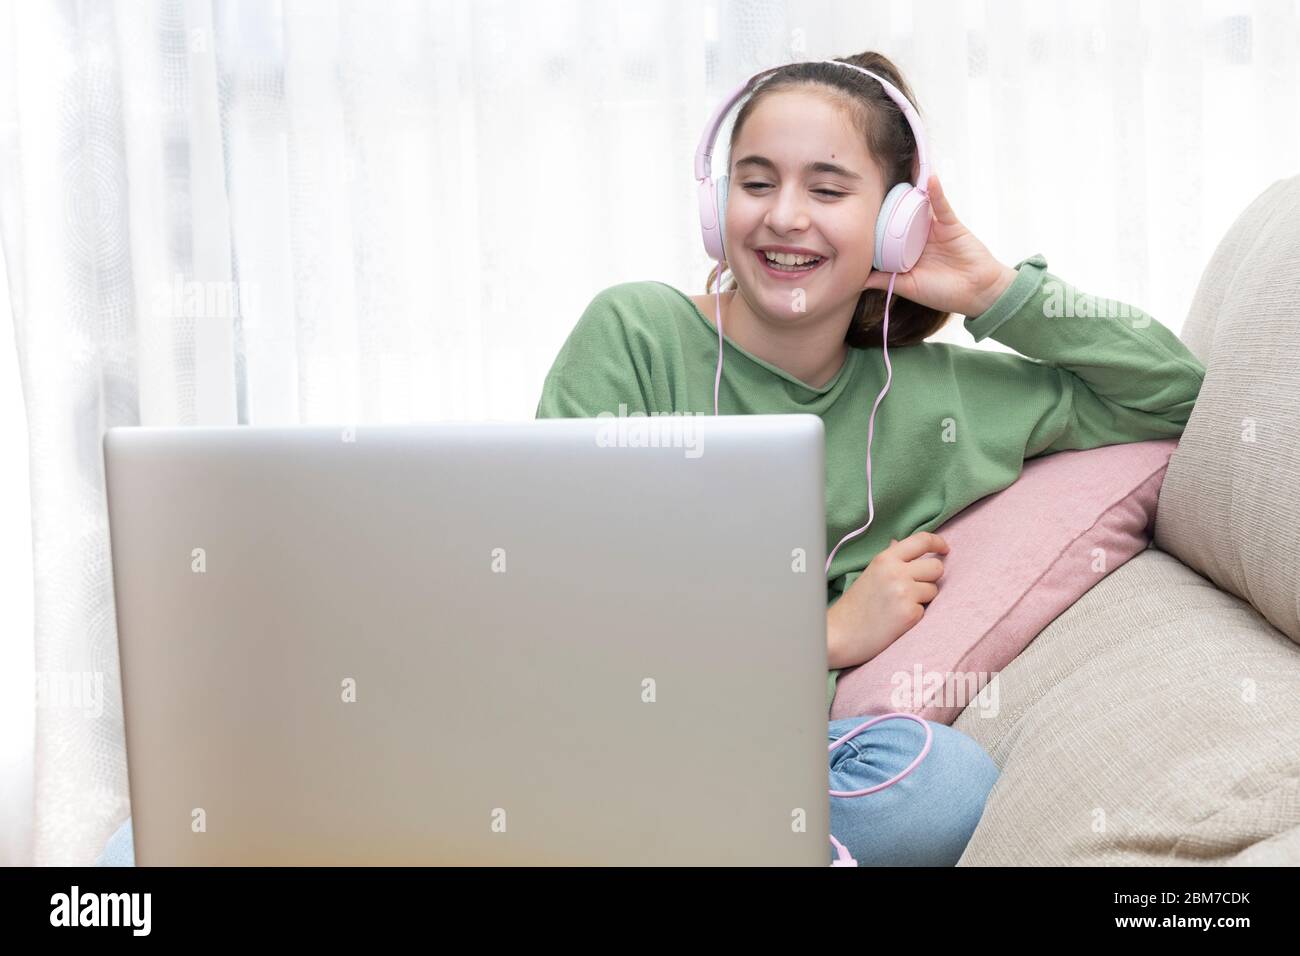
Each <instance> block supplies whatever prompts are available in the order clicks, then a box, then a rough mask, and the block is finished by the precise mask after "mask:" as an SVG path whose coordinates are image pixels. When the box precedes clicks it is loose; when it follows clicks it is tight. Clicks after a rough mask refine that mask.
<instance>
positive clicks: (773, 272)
mask: <svg viewBox="0 0 1300 956" xmlns="http://www.w3.org/2000/svg"><path fill="white" fill-rule="evenodd" d="M754 255H756V256H757V257H758V262H759V265H761V266H762V267H763V271H764V272H766V273H767V274H768V275H770V276H771V277H772V278H774V279H794V278H797V277H799V276H806V275H808V274H809V273H810V272H816V271H817V270H818V269H820V268H821V267H822V265H823V264H824V263H825V262H826V259H825V258H824V257H823V258H821V259H818V260H817V261H816V262H813V263H810V264H808V265H803V266H783V265H780V264H779V263H776V262H769V261H768V258H767V255H766V254H764V253H763V252H760V251H759V250H757V249H755V250H754Z"/></svg>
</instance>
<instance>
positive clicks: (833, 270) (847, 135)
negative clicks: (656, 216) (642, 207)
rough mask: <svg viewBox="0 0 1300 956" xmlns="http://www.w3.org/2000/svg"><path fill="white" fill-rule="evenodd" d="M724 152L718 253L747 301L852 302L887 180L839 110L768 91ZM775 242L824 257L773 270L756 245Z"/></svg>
mask: <svg viewBox="0 0 1300 956" xmlns="http://www.w3.org/2000/svg"><path fill="white" fill-rule="evenodd" d="M731 155H732V158H733V162H732V167H731V170H730V177H731V179H730V182H731V185H730V186H729V188H728V194H727V221H726V249H725V252H726V256H727V263H728V265H729V266H730V268H731V271H732V273H733V274H734V275H735V276H736V282H737V283H738V286H739V289H740V292H741V294H742V295H743V296H744V297H745V299H746V301H747V302H748V303H749V305H750V307H751V308H752V309H753V310H754V311H755V312H756V313H759V314H763V315H767V316H769V317H771V318H773V319H776V320H779V319H785V320H789V319H790V318H791V317H792V315H793V314H794V313H795V312H807V313H809V314H810V315H811V314H814V313H816V314H818V315H826V314H829V313H831V312H836V311H838V310H840V309H843V308H847V309H849V310H850V311H851V310H852V307H853V305H855V304H856V303H857V299H858V295H859V294H860V293H861V292H862V289H863V287H864V286H865V285H866V283H867V277H868V276H869V275H870V274H871V259H872V255H873V252H874V243H875V235H874V233H875V224H876V214H877V213H878V212H879V211H880V204H881V202H882V201H883V200H884V198H885V186H884V182H883V177H882V176H881V174H880V171H879V170H878V169H877V168H876V164H875V163H874V162H873V161H872V159H871V157H870V155H869V154H868V152H867V148H866V145H865V143H863V142H862V139H861V136H860V135H859V134H858V132H857V131H856V130H855V129H854V128H853V125H852V123H851V121H850V120H849V117H848V116H847V115H846V113H845V112H844V110H843V109H842V108H840V107H838V106H836V105H835V104H834V103H833V102H831V101H830V100H829V99H827V97H826V96H825V95H821V94H817V93H813V92H796V91H786V92H782V93H774V94H771V95H769V96H768V97H766V98H765V99H764V100H762V102H760V103H759V105H758V106H757V107H755V108H754V111H753V112H752V113H751V114H750V115H749V118H748V119H747V120H746V121H745V125H744V126H743V127H742V128H741V131H740V136H739V138H738V139H737V140H736V143H735V145H734V147H733V148H732V153H731ZM780 246H787V247H795V248H798V249H801V250H806V251H807V253H808V254H811V255H816V256H821V257H822V260H823V261H822V262H821V263H820V264H819V265H818V266H817V267H816V268H815V269H813V270H812V271H810V272H803V273H797V274H796V273H790V274H788V275H786V274H783V275H780V276H777V275H773V274H772V271H771V270H770V269H769V266H768V265H767V257H766V256H765V255H764V253H763V250H765V249H772V248H773V247H780ZM800 289H801V290H803V295H802V296H801V297H799V296H796V295H795V294H794V293H795V292H796V290H800Z"/></svg>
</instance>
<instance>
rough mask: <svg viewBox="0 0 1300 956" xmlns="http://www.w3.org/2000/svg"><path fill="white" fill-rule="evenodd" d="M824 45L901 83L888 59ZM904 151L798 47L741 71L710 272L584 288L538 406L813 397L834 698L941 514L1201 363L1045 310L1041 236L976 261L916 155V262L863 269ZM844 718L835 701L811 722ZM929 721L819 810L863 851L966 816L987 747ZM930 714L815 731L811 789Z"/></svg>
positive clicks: (927, 857) (938, 846) (1095, 442)
mask: <svg viewBox="0 0 1300 956" xmlns="http://www.w3.org/2000/svg"><path fill="white" fill-rule="evenodd" d="M841 62H843V63H848V64H852V65H855V66H858V67H861V68H863V69H865V70H868V71H870V72H871V73H874V74H876V75H877V76H879V77H881V78H883V79H885V80H887V81H889V82H890V83H891V84H892V85H893V86H895V87H896V88H897V89H898V90H899V91H900V92H901V93H902V94H903V95H904V96H906V97H907V99H908V100H909V101H910V102H911V103H912V104H913V106H915V102H916V101H915V99H914V98H913V97H912V95H911V92H910V89H909V87H908V86H907V84H906V83H905V81H904V80H903V78H902V76H901V75H900V74H899V71H898V70H897V69H896V68H895V67H894V65H893V64H892V63H891V62H890V61H889V60H888V59H886V58H885V57H883V56H881V55H879V54H876V53H864V54H861V55H858V56H854V57H849V58H846V59H844V60H842V61H841ZM919 169H920V163H919V157H918V151H917V145H916V142H915V139H914V137H913V134H912V130H911V127H910V126H909V124H908V123H907V121H906V118H905V117H904V115H903V113H902V111H901V110H900V108H899V107H898V105H897V104H896V103H895V102H894V101H893V100H892V99H890V97H889V96H888V95H887V94H886V93H885V91H884V88H883V87H882V86H881V84H880V83H879V82H878V81H877V80H875V79H873V78H871V77H868V76H865V75H863V74H862V73H860V72H858V71H856V70H852V69H846V68H844V67H841V66H837V65H835V64H832V63H824V62H813V63H796V64H790V65H788V66H786V67H783V68H782V69H780V70H777V71H776V72H774V73H771V74H768V75H767V76H765V77H763V78H762V80H761V82H757V83H754V82H753V81H751V90H750V95H749V98H748V99H747V100H746V101H745V102H744V105H743V106H742V107H741V109H740V110H739V112H738V113H737V116H736V121H735V123H734V124H733V128H732V133H731V140H730V143H729V149H728V156H727V170H728V175H729V180H730V183H731V184H732V185H731V186H730V188H729V191H728V195H727V199H726V203H725V207H724V215H723V246H724V252H725V261H724V262H723V263H720V264H719V266H718V267H717V268H715V269H714V270H713V271H712V272H711V273H710V275H709V278H708V280H707V282H706V285H705V294H703V295H688V294H686V293H683V292H680V291H678V290H677V289H675V288H673V287H671V286H669V285H666V284H664V283H661V282H654V281H645V282H630V283H624V284H621V285H616V286H613V287H611V288H608V289H606V290H604V291H603V292H601V293H600V294H599V295H597V296H596V297H595V299H594V300H593V301H592V302H591V304H590V305H589V306H588V308H587V309H586V311H585V312H584V313H583V315H582V317H581V318H580V319H579V321H578V323H577V325H576V327H575V328H574V329H573V331H572V333H571V334H570V335H569V338H568V339H567V340H566V342H565V344H564V346H563V347H562V348H561V350H560V353H559V355H558V356H557V358H556V360H555V363H554V365H553V367H552V368H551V370H550V372H549V374H548V375H547V377H546V380H545V383H544V385H543V390H542V395H541V400H540V402H539V404H538V407H537V417H538V418H546V417H595V416H596V415H598V414H599V413H601V412H610V413H613V412H614V411H615V410H617V409H619V406H620V404H623V405H626V406H627V408H628V409H630V410H631V411H632V412H641V413H644V414H652V413H655V412H659V413H671V412H693V413H701V414H710V413H713V412H715V411H716V412H717V413H719V414H724V415H728V414H729V415H736V414H790V413H811V414H815V415H818V416H820V417H821V418H822V421H823V424H824V426H825V436H826V520H827V529H826V536H827V542H828V546H829V544H830V543H833V542H837V541H838V542H840V545H837V546H836V548H835V549H834V550H833V551H832V553H831V557H832V561H831V564H830V567H829V569H828V572H827V599H828V610H827V658H828V662H829V666H830V668H831V670H830V674H829V680H828V696H829V697H832V698H833V696H834V691H835V680H836V677H837V675H838V672H839V671H840V670H842V669H844V668H849V667H854V666H856V665H859V664H862V663H863V662H865V661H868V660H870V659H871V658H873V657H874V656H876V655H877V654H879V653H880V652H881V651H882V650H883V649H884V648H886V647H888V646H889V645H890V644H891V643H892V642H893V641H895V640H897V639H898V638H899V636H901V635H902V634H903V633H905V632H906V631H907V630H909V629H910V628H911V627H913V626H914V625H915V624H916V623H917V621H919V620H920V619H921V617H922V615H923V614H924V612H925V610H926V608H925V605H926V604H928V603H929V602H930V601H931V600H932V599H933V598H934V597H935V595H936V594H938V586H937V584H936V582H937V581H938V580H939V578H940V577H941V576H942V574H943V563H942V557H941V556H942V555H944V554H946V553H947V551H948V547H947V544H946V542H944V541H943V539H942V538H941V537H939V536H938V535H936V534H934V530H935V529H936V528H938V527H939V526H941V525H942V524H943V523H944V522H945V521H947V520H948V519H949V518H951V517H952V516H953V515H955V514H957V513H958V512H960V511H961V510H963V509H964V508H966V507H967V506H968V505H970V504H972V503H973V502H975V501H977V500H979V499H980V498H983V497H985V496H986V495H989V494H992V493H994V492H997V491H1000V490H1001V489H1003V488H1006V487H1007V486H1008V485H1010V484H1012V483H1013V482H1014V481H1015V480H1016V479H1017V478H1018V477H1019V475H1020V472H1021V469H1022V466H1023V464H1024V462H1025V460H1026V459H1028V458H1032V457H1035V456H1038V455H1044V454H1050V453H1053V452H1056V451H1063V450H1066V449H1084V448H1094V447H1098V446H1101V445H1108V444H1118V443H1123V442H1132V441H1142V440H1147V439H1154V438H1165V437H1173V436H1177V435H1179V434H1181V433H1182V430H1183V428H1184V426H1185V424H1186V422H1187V419H1188V416H1189V414H1190V412H1191V409H1192V405H1193V404H1194V402H1195V400H1196V397H1197V395H1198V393H1199V391H1200V386H1201V382H1202V379H1203V378H1204V375H1205V369H1204V367H1203V366H1202V365H1201V364H1200V363H1199V362H1198V361H1197V360H1196V358H1195V357H1194V356H1193V355H1192V354H1191V353H1190V352H1189V351H1188V350H1187V348H1186V347H1185V346H1184V345H1183V344H1182V343H1181V342H1180V341H1179V340H1178V338H1177V337H1176V336H1175V335H1174V334H1173V333H1172V332H1171V331H1170V330H1169V329H1167V328H1165V327H1164V326H1163V325H1161V324H1160V323H1158V322H1156V321H1154V320H1153V319H1151V318H1150V317H1149V316H1147V315H1146V314H1145V313H1143V312H1141V311H1140V310H1137V309H1133V308H1132V307H1130V306H1126V305H1123V304H1117V303H1111V302H1108V301H1107V300H1097V299H1089V301H1091V302H1094V303H1096V314H1099V315H1111V316H1113V315H1116V314H1118V315H1122V316H1124V317H1125V318H1124V319H1122V320H1116V319H1096V318H1075V317H1074V313H1072V312H1071V313H1070V317H1069V318H1061V317H1060V312H1059V310H1054V309H1053V306H1052V303H1053V302H1054V301H1055V302H1057V303H1059V302H1060V301H1061V299H1062V297H1063V296H1074V295H1076V293H1075V290H1074V289H1073V288H1072V287H1070V286H1068V285H1067V284H1065V283H1064V282H1062V281H1061V280H1060V279H1059V278H1057V277H1055V276H1053V275H1052V274H1051V273H1048V272H1047V271H1046V269H1047V262H1046V260H1045V259H1044V258H1043V257H1042V256H1041V255H1036V256H1032V257H1030V258H1028V259H1025V260H1023V261H1022V262H1020V263H1019V264H1018V265H1017V266H1016V268H1014V269H1013V268H1011V267H1009V266H1007V265H1005V264H1003V263H1001V262H999V261H998V260H997V259H995V258H994V257H993V256H992V255H991V254H990V253H989V251H988V249H987V248H985V246H984V245H983V244H982V243H981V242H980V241H979V240H978V239H976V238H975V236H974V235H972V234H971V232H970V231H969V230H968V229H967V228H966V227H965V226H963V225H962V223H961V222H960V221H959V220H958V218H957V216H956V214H955V213H954V212H953V209H952V206H951V204H950V203H949V202H948V200H947V198H946V197H945V196H944V193H943V189H942V186H941V184H940V183H939V180H938V178H937V177H934V176H931V177H929V178H928V182H927V183H924V184H919V185H923V186H926V187H927V188H928V192H929V197H930V202H931V206H932V213H931V220H930V227H929V235H928V240H927V242H926V245H925V247H924V250H923V252H922V253H921V256H920V258H919V260H918V261H917V262H916V263H915V265H914V266H913V267H912V268H911V270H910V271H907V272H905V273H900V274H898V275H896V276H895V275H892V274H887V273H883V272H879V271H875V270H873V268H872V263H873V253H874V251H875V243H876V239H877V237H876V230H875V227H876V222H877V216H878V213H879V212H880V209H881V205H882V202H883V200H884V198H885V196H886V194H887V193H888V192H889V190H890V189H891V187H893V186H894V185H896V184H898V183H907V182H909V181H912V177H914V176H916V175H919ZM728 274H729V277H730V281H729V282H727V283H725V286H724V276H726V275H728ZM891 281H892V282H893V287H892V297H891V298H890V300H889V316H888V340H887V342H886V340H885V338H884V329H883V328H882V325H883V324H884V323H883V320H884V318H885V300H886V291H885V290H888V289H889V287H890V283H891ZM1085 298H1088V297H1085ZM1117 305H1118V306H1119V308H1118V309H1117V308H1116V306H1117ZM953 313H956V314H961V315H964V316H966V320H965V328H966V330H967V331H968V332H970V333H971V335H972V337H973V338H974V340H975V341H981V340H983V339H984V338H986V337H988V336H992V337H994V338H995V339H996V340H997V341H999V342H1002V343H1003V344H1005V345H1007V346H1009V347H1010V348H1012V349H1014V350H1015V353H1009V352H994V351H985V350H980V349H971V348H966V347H962V346H956V345H951V344H946V343H935V342H928V341H926V339H927V338H928V337H929V336H931V335H933V334H934V333H935V332H937V331H938V330H939V329H941V328H942V327H943V326H944V324H945V323H946V322H947V321H948V319H949V318H950V316H951V314H953ZM710 315H712V316H713V318H712V319H710ZM722 331H725V337H724V341H723V344H722V348H723V355H724V356H725V369H726V374H725V375H723V376H721V378H719V377H718V373H716V372H715V362H716V360H717V359H718V357H719V356H718V348H719V339H720V333H721V332H722ZM884 345H887V346H888V350H889V351H888V353H887V358H886V356H885V355H881V354H880V353H881V351H882V349H881V347H882V346H884ZM1016 353H1020V354H1016ZM887 384H888V386H889V388H888V393H889V401H888V402H886V403H884V404H883V405H882V406H881V408H880V414H879V415H878V418H879V423H878V425H879V427H877V428H876V429H875V430H874V434H873V439H872V447H871V453H872V458H873V460H874V461H875V462H876V463H877V468H876V469H875V471H874V472H873V473H872V476H871V477H872V484H871V489H870V490H871V499H872V501H873V502H874V514H873V517H872V519H871V520H870V521H867V522H866V523H867V528H866V530H865V532H863V533H861V534H857V535H855V536H854V537H852V538H851V539H849V540H844V539H845V536H846V535H848V534H849V533H850V532H852V531H854V529H859V528H861V527H862V526H863V525H864V521H866V512H867V510H868V479H867V471H866V467H865V465H866V462H867V454H868V418H869V416H870V414H871V413H872V411H873V407H874V406H873V402H876V401H877V396H881V393H882V391H883V390H884V389H885V387H886V385H887ZM715 388H716V406H715ZM860 722H861V721H860V720H859V719H853V718H848V719H844V720H838V721H831V722H830V723H829V726H828V742H834V741H836V740H838V739H839V738H840V737H843V736H844V735H845V734H846V733H847V732H848V731H849V730H850V729H852V728H853V727H854V726H856V725H857V724H859V723H860ZM929 727H930V729H931V730H932V732H933V741H932V745H931V749H930V752H929V753H928V755H927V756H926V758H925V759H924V760H923V761H922V762H921V763H920V764H919V766H917V768H916V769H915V771H914V772H912V773H911V774H909V775H908V776H906V777H904V778H903V779H902V780H900V781H899V782H898V783H897V785H895V786H891V787H889V788H887V789H884V790H880V791H878V792H876V793H873V794H872V795H870V796H868V797H865V798H834V799H832V800H831V831H832V833H834V834H835V835H836V836H837V837H838V838H839V839H840V840H842V841H843V842H844V844H845V845H846V846H847V847H848V849H849V851H850V852H851V853H852V855H853V856H854V857H856V858H857V859H858V861H859V862H861V863H864V864H868V865H952V864H954V863H956V862H957V859H958V858H959V857H960V856H961V854H962V851H963V850H964V848H965V846H966V844H967V842H968V840H969V839H970V836H971V834H972V832H973V831H974V829H975V826H976V824H977V823H978V821H979V818H980V815H981V813H982V812H983V807H984V804H985V799H986V797H987V795H988V793H989V790H990V789H991V788H992V786H993V784H994V782H995V780H996V779H997V775H998V769H997V767H996V765H995V764H994V763H993V761H992V760H991V759H990V757H989V756H988V754H987V753H985V752H984V750H983V749H982V748H981V747H980V746H979V745H978V744H977V743H975V741H974V740H972V739H971V738H970V737H968V736H966V735H964V734H962V733H960V732H958V731H956V730H954V729H953V728H951V727H948V726H946V725H942V724H935V723H930V724H929ZM925 738H926V734H925V727H924V726H923V725H920V724H918V723H916V722H914V721H910V720H893V721H886V722H883V723H881V724H878V725H876V726H874V727H872V728H870V729H869V730H868V731H866V732H864V733H861V734H860V735H858V736H856V737H854V738H852V739H850V740H847V741H845V742H844V743H843V745H842V746H840V747H839V748H838V749H837V750H836V751H835V752H834V753H832V754H831V766H830V785H831V789H833V790H838V791H854V790H859V789H863V788H866V787H870V786H874V785H876V784H879V783H882V782H884V781H887V780H889V779H890V778H892V777H894V776H895V775H896V774H898V773H899V772H900V771H901V770H903V769H904V768H906V767H907V766H908V765H909V764H910V763H911V762H912V761H913V760H914V758H915V757H916V755H917V754H918V753H920V752H921V750H922V748H923V746H924V743H925Z"/></svg>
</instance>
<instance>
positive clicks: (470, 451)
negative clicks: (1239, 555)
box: [104, 415, 830, 866]
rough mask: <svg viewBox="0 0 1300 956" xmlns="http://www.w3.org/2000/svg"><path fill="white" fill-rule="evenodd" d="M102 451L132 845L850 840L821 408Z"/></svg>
mask: <svg viewBox="0 0 1300 956" xmlns="http://www.w3.org/2000/svg"><path fill="white" fill-rule="evenodd" d="M672 419H676V421H675V422H674V421H673V420H672ZM104 453H105V462H106V469H107V483H108V506H109V519H110V531H111V540H112V556H113V577H114V585H115V589H116V601H117V625H118V639H119V643H120V649H121V674H122V687H123V701H124V703H123V707H124V714H125V720H126V740H127V758H128V769H129V774H130V788H131V806H132V815H133V824H134V834H135V854H136V861H137V863H138V864H140V865H177V864H180V865H184V864H211V865H225V864H253V865H329V864H398V865H419V864H452V865H501V864H505V865H551V864H553V865H583V864H598V865H603V864H615V865H617V864H633V865H643V864H651V865H661V864H722V865H728V864H808V865H822V866H824V865H826V863H827V862H828V861H829V859H830V844H829V842H828V840H827V827H828V817H829V798H828V795H827V787H828V779H827V744H828V740H827V737H826V721H827V717H826V585H825V573H824V565H825V560H826V530H825V519H824V504H823V494H824V486H823V483H824V476H825V465H824V434H823V426H822V422H821V419H819V418H817V417H816V416H814V415H752V416H726V417H721V418H717V417H713V416H671V417H670V416H662V417H651V418H637V417H627V416H624V415H620V416H618V417H602V418H592V419H544V420H540V421H528V422H491V423H438V424H427V425H405V426H367V425H362V426H356V427H349V426H338V427H332V426H290V427H262V426H257V427H226V428H149V427H140V428H113V429H110V430H109V432H108V433H107V435H106V436H105V439H104Z"/></svg>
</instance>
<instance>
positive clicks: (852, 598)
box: [826, 531, 948, 668]
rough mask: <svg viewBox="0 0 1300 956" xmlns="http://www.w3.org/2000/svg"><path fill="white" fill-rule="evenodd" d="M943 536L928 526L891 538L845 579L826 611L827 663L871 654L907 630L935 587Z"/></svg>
mask: <svg viewBox="0 0 1300 956" xmlns="http://www.w3.org/2000/svg"><path fill="white" fill-rule="evenodd" d="M931 552H933V553H935V554H947V553H948V542H946V541H944V540H943V538H941V537H939V535H937V534H935V533H933V532H931V531H918V532H916V534H913V535H909V536H908V537H906V538H904V539H903V540H902V541H892V540H891V541H890V543H889V547H887V548H885V550H883V551H881V552H880V553H879V554H877V555H876V556H875V557H874V558H872V559H871V563H870V564H868V565H867V567H866V570H864V571H863V572H862V573H861V574H860V575H858V577H857V579H856V580H855V581H854V582H853V583H852V584H850V585H849V587H848V590H847V591H845V592H844V593H843V594H842V595H840V598H839V600H838V601H836V602H835V603H834V604H833V605H831V608H830V610H829V611H828V612H827V615H826V652H827V657H828V666H829V667H832V668H842V667H854V666H856V665H858V664H862V663H865V662H866V661H869V660H871V658H873V657H875V656H876V655H877V654H879V653H880V652H881V651H883V650H884V649H885V648H886V647H888V646H889V645H890V644H892V643H894V641H896V640H898V638H900V637H902V636H903V634H905V633H906V632H907V631H908V630H910V629H911V628H912V627H913V626H914V625H915V624H916V622H917V621H919V620H921V616H922V615H923V614H924V613H925V608H924V607H923V606H922V605H925V604H928V603H929V602H930V601H933V600H934V598H935V596H936V595H937V594H938V593H939V587H938V585H936V584H935V583H934V582H935V581H938V580H939V578H941V577H943V560H942V559H941V558H938V557H934V558H927V557H925V555H926V554H929V553H931Z"/></svg>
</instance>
